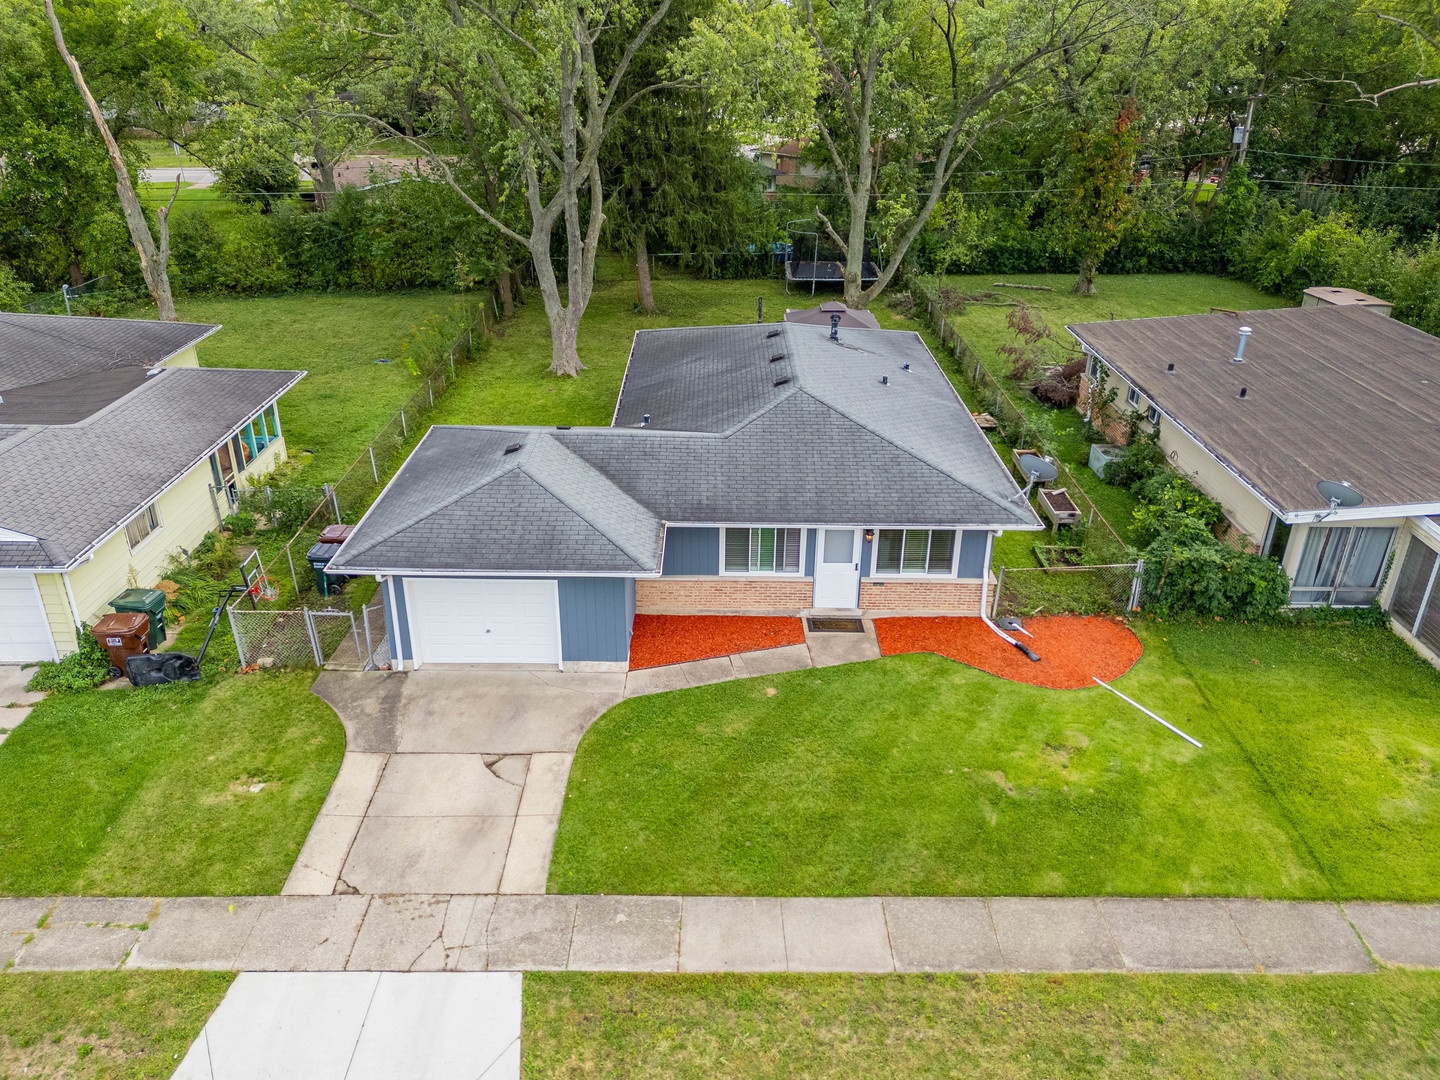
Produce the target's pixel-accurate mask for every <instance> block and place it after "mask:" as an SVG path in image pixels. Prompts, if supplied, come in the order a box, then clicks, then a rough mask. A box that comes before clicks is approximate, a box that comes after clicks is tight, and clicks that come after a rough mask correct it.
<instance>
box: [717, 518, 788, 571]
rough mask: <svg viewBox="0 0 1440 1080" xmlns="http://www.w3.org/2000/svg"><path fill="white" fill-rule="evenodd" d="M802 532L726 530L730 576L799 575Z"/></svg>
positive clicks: (758, 529) (727, 566)
mask: <svg viewBox="0 0 1440 1080" xmlns="http://www.w3.org/2000/svg"><path fill="white" fill-rule="evenodd" d="M801 533H802V530H800V529H776V528H770V527H763V528H755V529H726V530H725V572H726V573H727V574H798V573H800V537H801Z"/></svg>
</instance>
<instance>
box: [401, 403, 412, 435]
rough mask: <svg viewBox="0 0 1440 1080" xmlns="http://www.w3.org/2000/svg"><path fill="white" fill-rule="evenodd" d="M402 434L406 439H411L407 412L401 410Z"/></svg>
mask: <svg viewBox="0 0 1440 1080" xmlns="http://www.w3.org/2000/svg"><path fill="white" fill-rule="evenodd" d="M400 434H401V435H402V436H404V437H405V438H407V439H408V438H409V437H410V427H409V425H408V424H406V423H405V410H404V409H401V410H400Z"/></svg>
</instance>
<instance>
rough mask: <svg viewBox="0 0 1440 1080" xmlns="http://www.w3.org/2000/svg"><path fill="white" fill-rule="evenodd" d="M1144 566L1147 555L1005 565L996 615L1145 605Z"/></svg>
mask: <svg viewBox="0 0 1440 1080" xmlns="http://www.w3.org/2000/svg"><path fill="white" fill-rule="evenodd" d="M1144 570H1145V560H1143V559H1141V560H1139V561H1137V562H1133V563H1110V564H1108V565H1105V566H1050V567H1044V566H1022V567H1014V568H1010V567H1004V566H1002V567H1001V568H1000V570H999V574H998V577H997V579H996V582H995V605H994V610H993V611H992V612H991V615H992V616H993V617H998V616H1001V615H1016V616H1035V615H1124V614H1127V613H1128V612H1131V611H1134V610H1135V609H1136V608H1138V607H1139V606H1140V579H1141V575H1142V574H1143V573H1144Z"/></svg>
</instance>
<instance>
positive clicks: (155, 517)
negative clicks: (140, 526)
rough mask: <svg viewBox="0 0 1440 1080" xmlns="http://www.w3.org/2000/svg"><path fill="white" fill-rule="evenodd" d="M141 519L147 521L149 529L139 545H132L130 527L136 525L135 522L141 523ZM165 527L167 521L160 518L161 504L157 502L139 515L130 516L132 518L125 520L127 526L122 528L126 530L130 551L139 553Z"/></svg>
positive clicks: (149, 505)
mask: <svg viewBox="0 0 1440 1080" xmlns="http://www.w3.org/2000/svg"><path fill="white" fill-rule="evenodd" d="M141 518H146V519H147V522H146V524H147V526H148V527H147V529H146V531H145V535H144V536H142V537H141V538H140V542H139V543H138V544H137V543H132V542H131V540H130V526H131V525H133V524H135V522H137V521H139V520H140V519H141ZM164 525H165V520H164V519H163V518H162V517H161V516H160V503H159V501H156V502H152V503H150V504H148V505H147V506H146V507H145V508H144V509H143V510H141V511H140V512H139V513H138V514H132V515H130V517H128V518H127V519H126V520H125V524H124V525H123V526H121V528H122V529H123V530H124V533H125V543H126V544H127V545H129V547H130V550H131V551H139V550H140V549H141V548H143V547H144V546H145V545H146V544H148V543H149V542H150V540H151V538H152V537H154V535H155V534H156V533H158V532H159V531H160V530H161V529H162V528H163V527H164Z"/></svg>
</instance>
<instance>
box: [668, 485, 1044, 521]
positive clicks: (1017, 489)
mask: <svg viewBox="0 0 1440 1080" xmlns="http://www.w3.org/2000/svg"><path fill="white" fill-rule="evenodd" d="M1016 490H1017V491H1018V490H1019V489H1018V488H1017V489H1016ZM665 525H666V527H667V528H674V529H768V528H772V527H773V528H781V527H782V526H779V525H773V526H772V525H771V523H770V522H766V521H761V522H754V521H667V522H665ZM783 527H784V528H787V529H955V530H956V531H958V532H1005V531H1006V530H1010V531H1013V532H1044V531H1045V529H1046V528H1047V526H1045V525H1014V524H1009V525H956V524H955V523H954V522H953V521H934V522H920V521H907V522H905V523H904V524H897V523H893V522H892V523H886V522H880V523H878V524H877V523H876V522H873V521H810V522H803V521H791V522H789V523H787V524H786V525H784V526H783Z"/></svg>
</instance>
